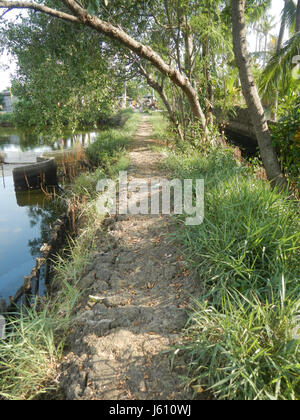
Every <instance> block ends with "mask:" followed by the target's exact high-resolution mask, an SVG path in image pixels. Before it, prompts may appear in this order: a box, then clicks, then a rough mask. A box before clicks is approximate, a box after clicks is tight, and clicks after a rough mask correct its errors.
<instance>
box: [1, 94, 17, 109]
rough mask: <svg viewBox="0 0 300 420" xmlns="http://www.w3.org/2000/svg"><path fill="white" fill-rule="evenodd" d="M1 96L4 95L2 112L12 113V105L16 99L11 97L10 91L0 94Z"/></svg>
mask: <svg viewBox="0 0 300 420" xmlns="http://www.w3.org/2000/svg"><path fill="white" fill-rule="evenodd" d="M2 94H3V95H4V100H3V105H2V106H3V109H2V111H4V112H13V104H14V103H15V102H16V98H15V97H12V96H11V93H10V91H8V90H6V91H4V92H2Z"/></svg>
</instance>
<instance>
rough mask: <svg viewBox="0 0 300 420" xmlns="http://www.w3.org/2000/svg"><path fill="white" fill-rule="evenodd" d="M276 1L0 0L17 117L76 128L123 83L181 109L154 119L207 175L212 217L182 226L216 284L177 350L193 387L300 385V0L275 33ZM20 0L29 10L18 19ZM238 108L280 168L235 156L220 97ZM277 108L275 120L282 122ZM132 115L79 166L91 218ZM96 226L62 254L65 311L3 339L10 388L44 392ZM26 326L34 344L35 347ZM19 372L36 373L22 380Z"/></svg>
mask: <svg viewBox="0 0 300 420" xmlns="http://www.w3.org/2000/svg"><path fill="white" fill-rule="evenodd" d="M58 3H59V4H58ZM270 6H271V0H264V1H263V0H231V1H229V0H214V1H213V0H204V1H201V2H200V1H198V0H169V1H165V0H155V1H153V0H151V1H150V0H127V1H126V2H124V1H122V0H114V1H113V0H105V1H100V0H81V1H75V0H63V1H62V2H56V1H54V0H41V1H38V2H36V3H35V2H30V3H26V2H19V1H4V0H0V8H1V9H4V11H5V12H4V15H3V25H2V27H1V32H0V42H1V48H2V49H5V48H6V49H8V50H9V51H10V52H11V53H12V54H13V55H14V56H15V57H16V58H17V61H18V71H17V74H16V77H15V80H14V82H13V93H14V94H15V95H16V96H18V98H19V102H18V103H17V105H16V110H15V113H14V116H13V118H14V120H15V122H16V123H17V124H21V125H27V126H34V127H35V128H36V129H37V131H38V132H42V131H47V132H53V133H61V132H62V130H63V129H65V128H66V127H67V128H69V129H71V130H76V129H77V128H78V127H80V126H82V125H85V126H89V125H95V124H97V123H98V122H99V120H100V121H103V120H106V119H107V118H108V116H109V115H110V114H111V113H112V112H113V111H115V110H116V109H117V108H119V106H120V97H121V96H123V101H125V100H126V96H127V95H130V96H131V97H133V98H138V97H139V96H141V94H144V93H145V92H150V89H151V90H153V91H155V92H156V95H157V96H158V97H159V101H160V102H159V103H160V106H161V107H164V110H165V114H166V115H167V117H168V119H169V123H170V125H169V126H168V131H166V130H164V127H165V128H166V125H167V124H166V123H165V120H161V118H160V117H157V116H156V117H151V118H152V120H153V123H154V124H155V125H156V135H157V136H160V137H163V138H164V139H166V140H167V148H166V151H165V153H166V154H167V156H168V157H167V159H166V162H165V165H166V167H167V168H168V170H169V171H170V172H171V173H173V174H174V175H176V176H177V177H179V178H182V179H184V178H204V179H205V183H206V214H205V221H204V223H203V224H202V225H200V226H196V227H189V228H187V227H185V226H184V225H183V224H182V226H181V229H180V230H179V232H178V235H177V237H176V238H175V239H176V240H177V242H179V243H180V245H181V249H183V250H184V252H185V259H186V261H187V263H188V264H189V267H190V268H191V270H193V272H194V273H195V276H197V278H198V280H199V282H200V283H201V285H202V288H203V297H202V298H201V299H200V300H199V301H197V302H195V307H194V312H193V314H192V315H191V320H190V323H189V326H188V329H187V331H186V335H187V340H186V345H185V346H183V347H182V349H181V350H182V352H179V355H182V357H183V358H184V361H185V363H186V365H187V367H188V374H187V375H186V376H187V377H186V378H185V380H186V384H187V386H192V387H193V389H194V390H195V393H201V392H202V391H203V390H207V389H208V390H209V391H210V392H211V393H212V394H213V396H214V397H215V398H219V399H244V400H246V399H299V398H300V382H299V377H300V375H299V373H300V370H299V355H300V354H299V352H300V347H299V334H298V331H297V324H296V320H297V319H298V318H299V309H300V306H299V287H300V286H299V239H300V237H299V214H298V209H297V203H296V202H295V201H294V200H295V197H296V196H297V194H298V193H299V167H300V165H299V150H300V149H299V138H300V137H299V136H300V131H299V127H300V107H299V89H300V88H299V86H300V84H299V80H300V74H299V56H300V47H299V45H300V42H299V34H300V0H297V1H296V0H285V1H284V7H283V10H282V13H281V25H280V31H279V33H278V34H274V36H272V37H271V36H270V34H271V32H272V34H273V31H274V29H273V23H272V19H271V17H270V16H269V15H268V13H269V10H270ZM13 8H15V9H24V8H25V9H27V13H26V14H23V15H22V14H21V16H20V17H18V18H16V19H15V21H14V22H11V21H9V20H7V21H5V19H6V16H9V12H10V10H11V9H13ZM6 12H8V13H6ZM250 31H254V32H255V33H256V34H257V42H256V47H257V48H256V51H255V52H254V53H251V54H249V47H248V45H247V43H246V42H245V38H246V35H249V32H250ZM284 34H286V38H287V40H286V41H284V39H285V38H284ZM146 85H148V88H149V89H148V91H147V89H146V90H145V86H146ZM236 106H239V107H247V108H248V111H249V116H250V119H251V122H252V125H253V127H254V131H255V134H256V137H257V140H258V146H259V162H262V165H263V166H264V169H265V173H266V176H267V179H268V181H269V182H266V181H265V180H262V179H258V178H257V176H256V173H255V168H253V166H252V167H251V166H250V165H249V164H246V163H245V162H243V161H241V160H240V161H237V160H236V159H235V158H234V154H233V150H232V149H231V148H230V147H228V145H227V144H226V141H225V139H224V135H223V133H220V130H219V126H218V124H217V122H216V119H215V114H216V112H215V111H216V110H220V109H221V115H222V118H223V119H224V121H226V119H227V117H228V111H231V110H233V109H234V108H235V107H236ZM268 115H269V116H271V117H272V119H273V120H277V125H276V126H274V127H272V130H270V129H269V123H268V122H267V116H268ZM135 124H136V120H135V117H134V116H133V115H131V118H130V119H129V120H128V122H127V125H126V126H125V129H124V130H123V132H120V131H118V130H109V131H104V132H103V133H102V134H101V136H100V138H99V140H98V141H97V142H95V143H94V144H93V145H92V146H91V147H90V148H89V149H88V150H87V157H88V158H89V161H90V163H91V165H92V166H94V167H97V169H96V170H95V172H94V173H93V174H87V175H86V176H81V177H79V178H78V179H77V180H76V182H75V183H74V187H73V193H74V194H76V195H77V196H78V197H82V196H84V197H89V198H90V200H91V201H89V205H88V206H87V210H86V211H91V216H92V218H95V214H94V213H93V211H92V209H93V198H94V191H95V185H96V181H97V180H98V179H99V178H101V177H102V176H104V175H105V174H109V175H111V176H113V175H114V174H115V173H116V171H118V170H119V169H121V168H124V167H126V165H127V163H128V161H127V158H126V155H124V150H125V148H126V145H127V144H128V139H129V138H130V137H131V136H132V133H133V132H134V129H135V126H136V125H135ZM271 133H272V134H271ZM178 222H179V224H181V220H180V219H179V221H178ZM93 228H94V225H93V224H92V225H90V224H88V227H87V228H86V229H85V230H84V231H83V236H80V237H79V239H78V241H77V242H76V245H75V246H74V248H73V251H72V253H73V254H72V256H71V260H70V261H71V263H70V262H68V263H66V264H65V263H64V262H62V261H61V264H60V265H59V268H58V274H57V276H58V280H61V283H62V285H63V286H64V287H63V291H62V300H59V305H58V306H55V308H54V312H52V311H53V308H52V307H50V309H49V308H48V307H46V309H45V311H43V312H42V313H41V314H36V313H35V312H33V313H29V314H28V315H25V316H24V318H21V319H20V320H18V321H17V322H16V326H15V327H16V328H15V330H14V332H13V333H12V334H11V336H10V338H9V341H8V342H7V343H6V342H5V343H3V344H2V343H1V350H2V351H3V354H4V355H5V357H4V358H3V359H4V360H5V361H4V362H0V363H2V365H1V364H0V366H1V367H2V370H3V372H4V373H5V374H6V375H10V377H11V378H12V379H11V381H10V382H9V383H8V384H6V383H5V382H3V381H2V382H0V386H1V388H0V395H2V396H3V397H8V396H10V397H13V398H18V397H23V398H26V397H27V398H28V396H35V395H36V394H39V393H40V392H41V389H40V387H39V386H38V387H37V388H36V382H37V379H38V380H39V381H40V378H41V377H44V378H45V379H46V378H48V379H49V378H53V375H54V372H55V369H51V367H52V363H54V362H53V360H57V357H58V356H60V355H61V349H62V348H63V343H64V340H63V339H62V338H61V337H62V336H63V335H64V331H65V330H64V329H63V328H62V327H64V325H68V321H69V319H70V314H71V312H72V307H73V305H74V303H75V302H76V299H77V298H78V291H77V290H76V287H75V288H74V290H73V286H74V285H76V279H77V278H78V276H79V275H80V273H81V272H82V271H81V270H82V269H83V266H84V265H85V263H86V261H87V260H88V258H89V256H90V251H91V248H90V246H87V245H86V244H87V243H91V244H93V233H92V231H93ZM85 246H87V247H86V248H85ZM66 280H68V282H67V281H66ZM58 299H60V298H58ZM61 305H63V306H64V305H66V309H65V310H63V311H62V310H61ZM49 311H50V312H49ZM62 313H63V315H64V316H63V319H62V324H61V326H60V327H58V322H57V321H59V322H60V321H61V318H60V317H61V314H62ZM57 316H58V320H57ZM297 317H298V318H297ZM64 320H66V324H65V321H64ZM28 330H29V333H28ZM25 331H26V337H29V338H28V340H29V339H30V340H33V341H32V342H33V345H32V346H31V345H28V346H27V350H25V353H24V346H23V345H22V343H23V340H25V336H24V334H25ZM36 331H38V332H39V336H38V335H37V334H36ZM30 337H31V338H30ZM37 337H41V338H39V340H37V341H36V338H37ZM56 337H59V338H58V339H57V338H56ZM30 343H31V341H30ZM12 345H14V348H16V349H17V351H16V352H15V353H14V355H13V356H12V354H11V348H12ZM35 349H37V352H36V355H37V358H36V359H32V354H33V353H34V352H35ZM175 354H176V355H178V349H176V351H175ZM40 355H44V358H45V355H46V359H47V361H48V362H49V363H48V367H49V366H50V368H49V373H47V372H48V371H47V372H45V371H44V370H41V371H39V372H37V376H35V375H33V372H36V371H35V369H36V366H40V365H42V364H43V363H42V362H40V359H39V356H40ZM175 359H176V358H175ZM41 360H42V357H41ZM176 360H177V359H176ZM43 369H44V365H43ZM21 371H26V372H27V374H26V380H25V382H23V380H21V379H22V378H21V377H20V372H21ZM31 377H32V380H33V383H32V382H31ZM0 381H1V379H0ZM30 387H31V391H30ZM42 389H43V388H42Z"/></svg>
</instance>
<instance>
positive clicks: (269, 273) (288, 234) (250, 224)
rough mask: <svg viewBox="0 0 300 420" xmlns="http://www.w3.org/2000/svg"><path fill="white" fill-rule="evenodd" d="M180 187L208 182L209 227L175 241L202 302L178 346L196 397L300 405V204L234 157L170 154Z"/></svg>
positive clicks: (182, 232)
mask: <svg viewBox="0 0 300 420" xmlns="http://www.w3.org/2000/svg"><path fill="white" fill-rule="evenodd" d="M167 153H168V157H167V159H166V166H167V168H168V169H169V170H170V171H171V172H172V173H173V175H174V176H176V177H178V178H181V179H187V178H189V179H204V180H205V220H204V223H203V224H202V225H200V226H194V227H187V226H185V225H184V223H183V219H181V218H179V223H180V229H179V231H178V234H177V235H176V240H177V241H179V242H180V244H181V249H183V250H184V253H185V260H186V261H187V263H188V265H189V268H190V270H193V272H194V274H195V276H196V278H197V280H198V282H199V284H200V286H201V288H202V297H201V298H200V299H198V300H197V301H195V304H194V308H193V311H192V313H191V318H190V322H189V325H188V327H187V330H186V345H185V346H183V347H182V348H181V350H182V352H180V354H183V355H184V356H183V357H184V361H185V363H186V365H187V366H188V375H187V377H186V378H185V381H186V384H187V386H192V387H193V389H194V390H195V394H196V395H197V393H201V392H203V391H204V390H209V391H210V392H211V393H212V394H213V396H214V397H215V398H217V399H241V400H253V399H267V400H268V399H276V400H277V399H288V400H289V399H299V398H300V365H299V360H300V340H299V335H298V336H297V327H296V326H297V323H298V327H300V325H299V319H298V321H296V317H297V316H299V311H300V296H299V292H300V282H299V239H300V231H299V214H298V206H297V203H295V202H293V201H292V200H289V199H288V198H287V197H286V195H285V194H283V193H278V192H276V191H272V190H271V189H270V188H269V185H268V184H267V183H266V182H265V181H262V180H258V179H257V178H256V177H255V175H254V173H253V171H252V170H251V169H249V168H247V167H246V166H244V165H242V164H240V163H238V162H236V160H235V159H234V157H233V150H232V149H230V148H228V149H219V150H217V149H212V150H210V151H208V152H207V153H206V154H203V153H202V154H201V153H199V152H197V150H196V149H195V148H190V149H188V148H187V150H186V151H185V152H182V151H178V150H175V151H173V152H167Z"/></svg>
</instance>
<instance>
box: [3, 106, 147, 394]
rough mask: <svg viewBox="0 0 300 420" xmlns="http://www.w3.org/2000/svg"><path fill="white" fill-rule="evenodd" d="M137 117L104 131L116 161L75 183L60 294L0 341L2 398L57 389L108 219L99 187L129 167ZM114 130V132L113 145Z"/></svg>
mask: <svg viewBox="0 0 300 420" xmlns="http://www.w3.org/2000/svg"><path fill="white" fill-rule="evenodd" d="M138 120H139V116H138V115H136V114H131V115H130V119H128V120H127V122H126V124H125V126H124V127H123V128H122V127H120V128H119V129H118V130H115V129H113V130H107V131H106V134H105V135H104V134H102V135H103V136H104V137H101V136H100V138H99V139H98V142H99V144H98V145H97V150H103V149H105V151H106V152H107V151H108V150H109V154H110V156H111V159H108V160H107V162H106V165H105V166H103V165H102V166H101V167H99V168H97V169H96V170H95V171H94V172H91V173H86V174H83V175H81V176H80V177H78V178H77V179H76V180H75V182H74V184H73V185H72V187H71V191H70V192H69V194H70V196H72V198H74V196H75V197H76V196H78V198H79V199H81V198H82V196H83V195H84V196H85V197H86V198H87V201H85V202H84V203H85V204H84V205H82V206H81V208H80V220H81V228H80V231H79V234H78V236H77V237H76V239H75V240H70V244H69V245H68V246H67V247H66V250H65V251H64V252H62V253H61V254H60V255H58V256H57V259H56V261H55V276H54V279H53V283H52V285H53V288H54V289H55V293H54V294H53V295H52V296H51V299H47V298H43V299H42V301H41V302H40V303H38V304H37V305H36V307H34V308H30V309H28V310H27V309H23V310H22V311H21V314H19V315H17V316H15V317H13V318H11V319H10V320H8V330H9V333H8V335H7V338H6V340H2V341H1V340H0V400H1V399H8V400H29V399H37V398H41V397H42V396H43V395H44V394H47V393H49V392H50V391H53V392H56V391H57V388H58V384H57V381H56V378H57V375H58V364H59V362H60V360H61V358H62V356H63V352H64V348H65V343H66V337H67V335H68V331H69V329H70V327H71V326H72V321H73V319H74V315H75V312H76V305H77V304H78V302H79V300H80V297H81V290H80V288H79V285H78V282H79V281H80V279H81V278H82V275H83V273H84V270H85V267H86V265H87V264H89V263H90V262H91V259H92V256H93V250H94V249H95V247H96V244H97V234H98V232H99V229H101V223H102V221H103V216H101V215H99V214H98V212H97V210H96V199H97V194H96V188H95V187H96V184H97V182H98V180H99V179H101V178H103V177H104V176H113V175H114V174H115V175H116V174H117V173H118V171H119V170H122V169H126V168H127V166H128V163H129V160H128V157H127V154H126V150H125V149H124V142H123V138H125V137H126V139H127V141H126V144H127V145H128V144H129V142H130V137H131V138H132V136H133V135H134V132H135V129H136V127H137V124H138ZM123 129H124V133H122V130H123ZM109 131H112V132H113V135H112V136H111V138H112V139H113V141H112V142H111V143H110V144H108V138H109ZM117 132H118V134H117ZM103 138H104V139H105V140H104V141H103V142H102V140H103ZM119 140H120V141H119ZM120 144H122V146H121V147H119V146H120ZM79 201H80V200H79Z"/></svg>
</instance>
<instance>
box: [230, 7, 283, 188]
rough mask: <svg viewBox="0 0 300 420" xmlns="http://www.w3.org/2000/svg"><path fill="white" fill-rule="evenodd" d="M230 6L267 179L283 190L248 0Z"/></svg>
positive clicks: (237, 54)
mask: <svg viewBox="0 0 300 420" xmlns="http://www.w3.org/2000/svg"><path fill="white" fill-rule="evenodd" d="M231 8H232V27H233V46H234V54H235V59H236V62H237V66H238V69H239V74H240V79H241V84H242V90H243V94H244V97H245V100H246V103H247V106H248V109H249V113H250V116H251V120H252V123H253V125H254V128H255V132H256V136H257V140H258V145H259V149H260V154H261V158H262V161H263V164H264V167H265V170H266V173H267V177H268V180H269V181H270V182H271V184H272V185H273V186H278V187H280V188H281V189H284V188H286V187H287V181H286V179H285V177H284V175H283V174H282V172H281V169H280V165H279V162H278V158H277V155H276V152H275V150H274V148H273V146H272V142H271V135H270V131H269V127H268V123H267V120H266V117H265V112H264V109H263V106H262V103H261V100H260V97H259V95H258V90H257V87H256V85H255V81H254V78H253V75H252V72H251V67H250V59H249V54H248V48H247V40H246V25H245V0H231Z"/></svg>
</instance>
